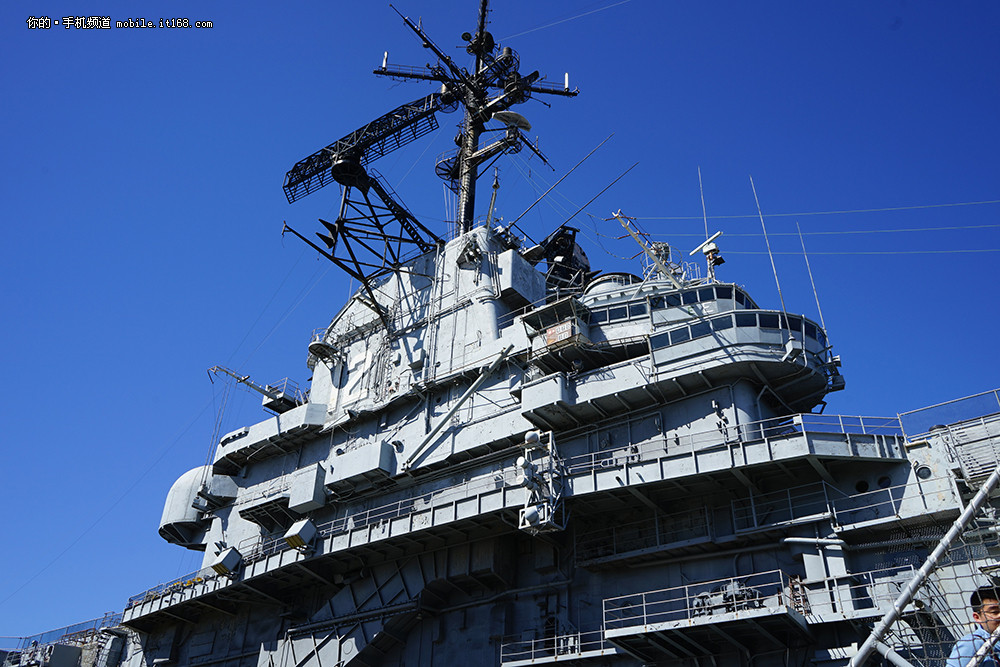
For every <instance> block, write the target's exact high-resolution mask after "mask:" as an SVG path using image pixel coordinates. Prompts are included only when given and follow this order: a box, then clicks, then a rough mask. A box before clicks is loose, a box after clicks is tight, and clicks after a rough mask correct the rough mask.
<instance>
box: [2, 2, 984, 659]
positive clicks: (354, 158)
mask: <svg viewBox="0 0 1000 667" xmlns="http://www.w3.org/2000/svg"><path fill="white" fill-rule="evenodd" d="M485 16H486V13H485V2H484V3H483V6H482V7H481V9H480V25H479V30H478V32H477V33H476V34H475V35H468V36H467V39H466V41H467V42H468V43H469V52H470V54H473V55H475V56H476V68H475V69H474V70H473V74H472V75H469V74H468V73H467V72H466V73H464V74H462V72H464V70H459V69H458V68H455V67H454V66H453V65H451V64H448V66H447V67H446V66H444V65H440V64H439V65H438V66H437V69H435V68H428V69H427V70H426V72H424V73H421V72H418V71H417V70H415V69H412V68H411V69H409V70H402V69H396V70H392V68H390V67H389V66H387V65H386V64H383V66H382V68H381V72H382V73H390V74H392V75H394V76H403V75H408V76H411V77H413V78H431V79H434V80H438V81H441V82H443V88H442V92H441V93H436V94H434V95H431V96H428V97H427V98H424V99H422V100H417V101H416V102H414V103H411V104H409V105H403V106H402V107H400V108H399V109H397V110H395V111H394V112H392V114H388V115H386V116H383V117H381V118H379V119H378V121H377V122H376V123H373V124H371V125H369V126H366V127H365V128H362V129H361V130H358V131H357V132H355V133H352V134H351V135H348V137H345V138H344V139H343V140H341V142H338V143H336V144H332V145H331V146H328V147H327V148H325V149H323V150H321V151H319V152H317V153H316V154H314V155H313V156H310V157H309V158H307V159H306V160H303V161H302V162H301V163H299V164H297V165H296V166H295V168H293V170H292V171H291V172H289V178H288V179H287V180H286V194H288V197H289V201H294V200H295V199H296V198H298V197H299V196H304V194H309V193H310V192H312V191H314V190H315V189H316V188H319V187H322V186H324V185H326V184H328V183H331V182H334V181H336V182H338V183H339V184H340V185H341V186H342V188H343V192H344V195H343V200H342V206H341V211H340V214H339V215H338V219H337V221H335V222H334V223H323V224H324V226H325V227H326V229H327V231H328V233H329V234H328V235H321V236H320V238H321V239H323V240H324V242H325V243H326V248H325V249H324V248H321V247H319V246H314V247H316V249H317V250H319V251H320V252H321V253H323V254H324V255H325V256H327V257H328V258H329V259H331V260H332V261H334V262H335V263H337V264H338V265H340V266H342V267H343V268H345V270H347V271H348V272H349V273H351V275H352V277H354V278H356V279H357V280H358V281H359V283H360V286H359V288H358V290H357V292H356V293H355V294H354V296H353V297H352V298H351V299H350V300H349V301H348V302H347V304H346V305H344V307H343V308H341V310H340V311H339V312H338V313H336V314H335V315H334V316H333V317H332V319H331V321H330V324H329V326H327V327H326V328H324V329H322V330H319V331H317V332H316V333H315V335H314V336H313V339H312V342H311V343H310V344H309V347H308V352H307V354H308V356H307V363H308V366H309V368H310V369H311V371H312V384H311V386H310V388H309V390H308V392H304V391H300V390H298V388H296V387H294V386H293V385H291V384H289V383H283V384H281V385H269V386H258V385H253V383H251V382H250V381H249V380H248V379H247V378H245V377H241V376H238V375H234V377H236V379H237V380H238V381H241V382H244V383H248V384H251V385H252V386H253V387H254V388H255V389H256V390H258V391H259V392H260V393H262V394H263V395H264V398H263V403H264V405H265V407H267V408H268V409H269V410H270V411H271V413H272V416H270V417H268V418H267V419H265V420H263V421H260V422H258V423H255V424H250V425H247V426H246V427H244V428H240V429H238V430H236V431H234V432H232V433H229V434H226V435H224V436H223V437H222V438H221V440H220V442H219V444H218V448H217V450H216V452H215V456H214V459H213V460H212V461H211V463H210V464H209V465H206V466H202V467H197V468H193V469H192V470H190V471H189V472H187V473H185V474H184V475H182V476H181V477H180V478H179V479H178V480H177V481H176V483H175V484H174V485H173V487H172V488H171V489H170V491H169V493H168V495H167V498H166V502H165V506H164V510H163V515H162V518H161V521H160V525H159V533H160V535H161V536H162V537H163V538H164V539H165V540H167V541H169V542H171V543H173V544H177V545H178V546H181V547H184V548H187V549H192V550H196V551H201V552H204V558H203V562H202V567H201V568H200V569H199V570H198V571H196V572H194V573H191V574H190V575H186V576H185V577H182V578H180V579H178V580H176V581H173V582H170V583H168V584H164V585H160V586H157V587H155V588H152V589H150V590H148V591H144V592H141V593H139V594H137V595H136V596H134V597H133V598H131V599H130V600H129V601H128V603H127V606H126V608H125V609H124V612H123V614H122V616H121V617H120V618H118V617H115V618H113V619H110V620H109V621H108V622H104V623H99V624H95V625H94V626H93V627H89V626H88V628H87V633H85V634H86V636H85V637H83V639H81V641H80V642H78V643H79V644H81V645H82V646H84V648H78V649H77V650H76V651H73V650H71V648H69V647H71V644H70V643H69V642H67V641H64V640H62V638H60V640H58V641H57V640H53V641H49V642H47V643H46V642H42V643H41V644H35V645H29V646H27V647H25V648H24V650H22V651H20V652H19V653H18V652H15V653H12V654H11V655H9V656H7V658H6V663H5V664H9V665H16V664H20V665H28V664H40V665H41V664H51V665H55V666H58V665H62V664H66V665H69V664H87V665H90V664H101V665H108V666H109V667H110V666H111V665H117V664H122V665H129V666H130V667H139V666H140V665H149V666H152V665H219V666H223V667H247V666H251V665H256V666H259V667H265V666H267V667H271V666H273V667H279V666H280V667H291V666H295V667H312V666H316V667H332V666H337V667H346V666H347V665H352V666H353V665H373V666H374V665H400V666H401V665H432V664H433V665H447V664H479V665H501V666H504V667H515V666H522V665H538V664H549V663H554V662H579V663H582V664H588V665H612V664H613V665H619V664H620V665H631V664H654V663H655V664H682V663H686V664H689V665H705V666H707V665H712V666H713V667H723V666H730V665H732V666H736V665H741V666H746V667H749V666H750V665H754V666H755V667H764V666H765V665H767V666H770V665H781V666H783V667H784V666H788V665H809V664H818V665H826V664H830V665H846V664H847V662H848V661H849V660H850V658H851V657H852V656H854V655H855V653H856V652H857V648H858V645H859V644H861V643H862V642H863V641H864V640H865V638H866V637H867V636H868V633H869V631H870V628H871V626H872V625H873V624H874V623H875V622H876V621H878V619H880V618H881V617H882V616H883V615H884V614H885V613H886V612H887V611H888V610H889V609H890V608H891V607H892V604H893V600H894V599H895V598H896V597H897V596H898V595H899V592H900V590H902V588H903V587H904V586H905V584H906V583H907V582H908V581H910V580H911V579H912V578H913V577H914V574H915V573H916V571H917V568H919V567H920V565H921V563H922V562H923V560H924V558H925V557H926V556H927V554H928V553H929V552H930V551H931V549H933V547H934V545H935V544H936V543H937V542H938V540H939V539H940V538H941V536H942V535H943V530H942V528H941V527H942V526H945V527H947V524H948V523H950V522H951V521H952V520H954V519H955V518H956V517H958V516H959V513H960V511H961V510H962V508H963V506H964V505H965V503H966V502H967V500H968V498H969V497H970V496H971V494H972V493H973V492H974V491H975V490H976V489H977V488H979V485H980V484H981V483H982V482H983V480H984V479H985V478H986V477H987V476H988V475H989V473H990V472H991V471H992V470H993V469H995V468H996V466H997V451H998V450H997V447H998V446H1000V429H998V427H997V426H996V424H997V423H998V422H997V419H998V418H997V414H998V413H1000V404H997V403H996V400H995V399H996V394H995V393H993V394H990V395H988V396H987V403H986V405H988V406H989V407H988V408H987V409H982V410H978V412H977V414H974V415H965V416H963V417H962V419H959V420H957V421H954V422H952V423H950V424H949V425H948V426H944V425H939V424H936V423H935V424H930V423H926V424H925V423H923V422H921V421H920V419H916V418H915V419H914V422H913V423H914V424H919V425H915V426H913V427H910V428H907V429H905V432H904V428H903V425H901V423H900V419H898V418H897V417H889V418H869V417H848V416H841V415H831V414H823V413H822V408H823V407H825V403H824V397H825V396H826V395H827V393H829V392H831V391H836V390H840V389H843V388H844V386H845V383H844V378H843V376H842V375H841V374H840V370H839V369H840V359H839V358H838V357H837V356H835V355H834V354H833V350H832V348H831V346H830V344H829V341H828V338H827V334H826V332H825V330H824V328H823V327H822V326H820V325H819V324H818V323H816V322H815V321H813V320H811V319H809V318H807V317H805V316H802V315H798V314H795V313H793V312H784V311H783V310H774V309H767V308H761V307H759V306H758V304H757V303H756V302H755V301H754V300H753V298H752V297H751V296H750V295H749V293H748V292H747V291H746V290H745V289H744V287H742V286H741V285H739V284H736V283H733V282H726V281H725V280H721V279H718V278H716V276H715V271H714V265H715V264H716V263H718V262H719V257H718V249H717V248H716V247H715V246H714V245H712V244H710V243H709V244H702V245H703V248H702V250H703V251H704V255H705V257H706V258H707V260H708V262H709V267H710V270H709V271H708V272H707V273H708V277H700V276H699V275H697V271H695V270H693V268H692V267H691V266H690V265H687V264H685V263H684V261H682V258H681V256H680V255H678V253H677V251H676V249H673V248H670V247H668V246H666V245H665V244H645V245H644V250H645V251H646V252H647V253H648V255H649V257H650V261H649V262H648V263H647V264H648V265H647V266H646V267H645V268H643V267H640V266H639V265H637V268H636V271H637V272H638V273H637V275H633V274H630V273H610V274H601V273H599V272H597V271H595V270H593V269H592V267H591V266H590V264H589V261H588V259H587V258H586V256H585V255H584V254H583V251H582V250H581V249H580V247H579V245H578V244H577V243H576V240H575V231H576V230H574V229H573V228H572V227H567V226H561V227H559V228H557V229H555V230H553V231H552V234H550V235H549V236H548V237H546V238H545V239H544V240H542V241H540V242H538V243H536V244H532V243H525V242H524V240H523V238H522V236H521V235H519V234H518V233H517V230H516V229H514V228H509V227H508V228H504V227H496V226H494V225H493V224H492V223H489V224H480V225H477V224H476V223H475V221H474V219H473V218H472V213H471V212H472V206H473V205H474V203H475V197H474V188H475V178H476V176H477V173H476V169H477V167H478V166H479V165H480V163H481V162H482V161H483V160H485V159H487V158H493V157H495V156H497V155H500V154H501V153H503V152H509V151H512V150H519V149H520V148H521V146H522V144H524V143H525V142H524V141H523V139H522V138H521V135H520V134H519V125H522V124H523V119H522V118H521V117H519V116H517V115H516V114H513V113H512V112H509V111H508V110H507V109H508V107H509V106H511V105H512V104H514V103H517V101H519V100H520V101H523V99H526V97H527V95H528V94H530V93H531V92H535V93H544V92H548V93H557V94H558V93H559V89H558V87H548V88H546V87H545V86H543V85H542V84H540V83H538V82H537V73H536V75H535V78H532V77H531V76H529V77H521V76H520V74H518V71H517V66H518V63H517V58H516V54H513V53H512V52H510V51H509V50H499V49H496V50H495V46H494V44H493V40H492V37H488V33H487V32H486V31H485V27H486V25H485ZM407 24H408V25H409V26H410V27H411V28H412V29H414V30H415V31H417V32H418V34H421V35H423V33H422V32H421V29H420V28H417V27H416V26H413V25H412V24H411V23H410V22H409V21H407ZM431 46H433V45H432V44H431ZM480 75H482V76H480ZM477 76H479V77H480V78H479V79H476V77H477ZM463 77H465V78H464V79H463ZM490 91H493V92H490ZM570 92H571V91H569V90H568V87H566V89H565V90H563V91H562V93H563V94H569V93H570ZM477 95H478V97H477ZM505 96H507V97H506V98H505ZM522 98H523V99H522ZM498 100H499V101H498ZM449 105H452V106H464V109H465V113H466V123H465V125H466V128H467V130H468V132H467V133H466V135H465V136H466V142H465V143H464V144H463V145H462V146H460V149H459V151H458V152H457V153H456V155H455V156H453V157H449V158H446V159H444V160H442V161H440V162H439V163H438V171H439V173H440V174H441V175H442V177H443V178H445V180H446V181H448V182H449V183H452V184H454V187H455V188H456V192H457V193H458V194H459V206H460V211H459V214H458V216H457V221H458V224H457V225H456V230H455V233H454V234H452V236H453V238H450V239H443V238H439V237H438V236H437V235H436V233H435V232H433V231H432V230H429V229H427V228H426V227H424V226H423V225H422V224H420V223H419V221H417V220H416V218H414V217H413V216H412V215H411V214H410V213H409V212H408V211H406V209H405V208H404V207H403V206H402V205H401V204H398V203H397V202H396V198H395V195H394V193H393V192H392V191H391V189H389V188H388V187H387V186H386V185H385V184H384V183H383V182H381V180H380V179H379V178H378V176H377V175H376V174H373V173H372V172H371V170H370V169H369V167H368V162H369V161H371V160H373V159H374V158H375V157H378V156H379V155H381V154H383V153H384V152H386V151H387V150H391V145H392V144H393V142H397V143H399V142H401V141H404V140H405V141H409V140H410V138H409V137H410V136H411V135H412V137H413V138H418V137H419V136H420V135H421V134H422V133H423V132H424V131H425V127H426V123H430V122H432V121H431V120H430V119H432V118H433V116H434V114H435V113H436V112H438V111H443V110H447V107H449ZM504 114H506V115H504ZM491 118H492V120H493V122H494V123H500V124H501V126H505V127H506V134H505V135H504V137H505V138H504V139H502V140H501V141H500V142H498V145H495V146H493V147H492V148H491V147H490V146H487V147H480V146H479V143H478V137H479V131H481V129H482V126H483V125H484V124H485V123H487V122H490V121H491ZM422 128H424V129H422ZM406 133H409V134H406ZM404 135H405V137H406V138H405V139H400V137H403V136H404ZM491 146H492V145H491ZM529 146H530V145H529ZM373 147H374V148H373ZM371 151H375V152H376V153H377V154H373V153H372V152H371ZM484 151H485V152H484ZM352 193H353V194H352ZM376 197H377V201H376ZM372 201H375V205H372ZM361 202H368V203H367V204H366V205H367V206H368V207H369V208H365V207H364V206H363V205H362V204H361ZM379 202H381V203H379ZM619 219H620V221H621V222H622V224H623V225H625V227H626V229H628V230H631V231H633V232H634V231H635V228H634V226H633V225H632V223H631V222H630V221H629V220H628V219H627V218H625V217H624V216H621V217H620V218H619ZM616 224H617V223H616ZM291 231H293V232H294V230H291ZM294 233H295V234H298V233H297V232H294ZM637 236H638V234H637ZM300 238H303V240H307V241H308V239H306V237H302V236H300ZM639 240H640V242H643V241H642V239H641V237H639ZM308 242H310V243H312V242H311V241H308ZM643 243H644V242H643ZM373 248H374V251H373ZM345 249H353V250H354V251H357V252H353V251H352V252H349V253H348V254H346V255H345V254H343V252H344V250H345ZM379 250H381V251H382V252H381V253H380V252H378V251H379ZM685 250H687V249H685ZM338 253H339V254H338ZM363 253H368V254H367V255H365V254H363ZM372 257H376V258H377V257H381V258H382V260H383V261H382V262H381V263H379V262H378V261H375V260H373V259H372ZM216 370H222V371H225V372H227V373H229V374H231V375H233V374H232V372H230V371H226V369H216ZM991 398H992V402H989V401H990V400H991ZM904 424H905V420H904ZM932 427H934V428H932ZM994 533H995V531H994ZM980 547H981V548H980V549H979V550H976V551H975V552H974V553H972V552H970V553H967V554H966V556H965V558H964V560H963V559H959V558H954V559H952V560H950V561H949V562H948V563H946V564H945V565H944V567H945V568H950V570H948V571H951V572H954V573H955V574H954V576H953V577H952V578H949V579H943V580H942V581H945V582H950V583H940V584H935V587H934V590H933V593H934V594H933V595H931V594H929V593H925V594H921V595H920V596H918V598H917V602H919V605H916V606H912V607H907V609H908V610H909V611H908V612H907V613H908V614H909V615H908V616H905V615H904V618H905V619H908V620H907V623H909V625H910V627H911V628H912V631H911V634H912V637H910V640H909V643H908V644H906V645H907V646H908V647H910V649H911V653H910V654H909V655H908V656H907V657H906V658H899V656H896V657H897V658H899V660H902V661H903V663H906V662H907V660H913V661H919V662H920V664H922V665H941V664H943V658H944V657H945V656H946V654H947V646H948V645H950V643H951V642H953V641H954V638H956V637H958V636H960V635H961V634H964V632H965V628H964V623H965V622H966V621H967V619H966V618H965V617H964V616H963V615H962V613H956V611H955V610H959V611H961V610H963V605H964V602H963V600H964V593H965V592H966V591H965V589H964V588H963V586H964V583H963V584H961V585H960V584H959V583H958V582H967V581H973V580H974V581H976V582H977V583H984V582H985V581H988V580H989V577H990V576H991V574H992V572H993V570H991V569H990V567H991V566H993V565H995V564H996V558H995V556H996V554H997V550H996V548H995V545H994V544H993V542H992V541H990V540H985V541H982V542H981V543H980ZM962 577H964V578H962ZM102 628H103V629H102ZM67 634H70V633H67ZM931 635H933V638H929V637H931ZM881 645H882V646H884V645H885V643H884V642H883V643H882V644H881ZM45 646H49V647H62V648H51V649H48V653H47V654H46V650H45ZM896 648H898V646H897V647H896ZM873 655H874V658H873V659H876V660H881V659H883V657H882V656H883V655H884V653H876V654H873ZM886 659H888V658H886ZM762 663H763V664H762ZM895 664H897V665H900V663H899V662H896V663H895Z"/></svg>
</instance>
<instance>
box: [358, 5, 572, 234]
mask: <svg viewBox="0 0 1000 667" xmlns="http://www.w3.org/2000/svg"><path fill="white" fill-rule="evenodd" d="M393 9H395V8H393ZM397 13H399V12H398V11H397ZM400 16H402V15H401V14H400ZM488 16H489V0H480V3H479V18H478V21H477V23H476V33H475V34H474V35H471V34H469V33H467V32H466V33H462V40H463V41H465V42H466V47H465V50H466V52H467V53H468V54H469V55H472V56H475V64H474V67H473V71H472V73H471V74H470V73H469V72H468V71H466V70H465V69H463V68H460V67H458V66H457V65H456V64H455V62H454V61H453V60H452V59H451V58H450V57H449V56H448V55H447V54H445V53H444V51H443V50H442V49H440V48H439V47H438V46H437V45H436V44H435V43H434V42H433V41H432V40H431V39H430V37H428V36H427V34H426V33H425V32H424V30H423V28H422V27H421V26H418V25H416V24H414V23H413V21H411V20H410V19H409V18H407V17H405V16H402V18H403V21H404V22H405V23H406V25H407V27H409V28H410V30H412V31H413V32H414V33H416V35H417V36H418V37H419V38H420V39H421V43H422V44H423V46H424V47H425V48H427V49H430V50H431V51H433V52H434V54H435V55H436V56H437V57H438V63H437V64H436V65H431V66H429V67H410V66H394V65H390V64H388V60H386V61H384V62H383V64H382V67H381V68H379V69H376V70H375V71H374V73H375V74H378V75H382V76H389V77H392V78H394V79H400V80H406V79H420V80H425V81H427V80H429V81H440V82H441V84H442V95H444V96H447V97H448V98H449V99H454V100H455V101H457V102H458V103H459V104H461V105H462V107H463V119H462V123H461V131H460V133H459V136H458V138H457V139H456V143H458V149H457V151H455V153H454V154H452V155H450V156H448V157H446V158H445V159H443V160H441V161H440V162H438V165H437V168H436V171H437V173H438V175H439V176H440V177H441V178H443V179H444V180H445V181H446V182H447V183H448V186H449V187H450V188H451V189H452V191H453V192H455V194H457V195H458V210H457V211H456V215H455V222H456V225H458V226H459V229H460V231H461V232H462V233H465V232H467V231H469V230H470V229H472V227H473V225H474V223H475V216H476V214H475V208H476V181H477V180H478V178H479V166H480V165H482V164H484V163H486V162H487V161H489V160H492V159H493V158H495V157H496V156H498V155H500V154H502V153H516V152H518V151H520V150H521V148H523V147H525V146H527V147H528V149H529V150H531V151H532V152H534V153H535V154H536V155H538V156H539V157H542V159H544V157H543V156H542V155H541V153H539V152H538V150H537V149H536V148H535V147H534V146H532V145H531V143H530V142H528V141H527V140H526V139H525V138H524V135H522V134H521V130H529V129H531V124H530V123H528V121H527V119H525V118H524V117H523V116H521V115H520V114H517V113H514V112H510V111H507V109H509V108H510V107H512V106H514V105H515V104H521V103H523V102H526V101H528V100H529V99H530V98H531V94H532V93H544V94H549V95H564V96H567V97H573V96H576V95H577V94H578V92H579V91H577V90H570V89H569V77H568V76H567V77H566V82H565V83H564V84H563V85H561V86H560V85H557V84H551V83H546V82H542V81H540V79H541V75H540V74H539V73H538V72H537V71H534V72H532V73H531V74H528V75H525V76H522V75H521V73H520V72H519V71H518V67H519V65H520V61H519V58H518V55H517V53H516V52H515V51H514V50H513V49H511V48H509V47H504V48H498V46H497V43H496V41H495V40H494V38H493V35H492V34H490V32H489V31H488V30H487V29H486V27H487V23H488ZM490 120H497V121H499V122H501V123H503V125H505V126H506V133H505V135H504V136H503V137H501V138H500V139H499V140H497V141H494V142H492V143H490V144H488V145H486V146H483V147H480V145H479V142H480V138H481V137H482V135H483V133H484V132H486V131H488V129H490V128H487V127H486V123H487V122H488V121H490ZM497 129H501V128H497Z"/></svg>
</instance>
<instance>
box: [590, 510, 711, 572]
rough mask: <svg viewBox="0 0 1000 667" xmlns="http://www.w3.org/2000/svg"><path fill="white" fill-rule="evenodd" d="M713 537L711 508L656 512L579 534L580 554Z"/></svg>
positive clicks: (609, 552) (597, 555)
mask: <svg viewBox="0 0 1000 667" xmlns="http://www.w3.org/2000/svg"><path fill="white" fill-rule="evenodd" d="M709 536H710V520H709V508H708V507H707V506H706V507H702V508H700V509H697V510H694V511H690V512H677V513H673V514H656V515H655V516H654V517H653V518H652V519H645V520H642V521H634V522H630V523H625V524H614V525H610V526H602V527H601V528H597V529H592V530H589V531H587V532H585V533H582V534H578V535H577V542H576V557H577V559H578V560H581V561H583V560H593V559H595V558H602V557H605V556H613V555H617V554H622V553H628V552H633V551H641V550H643V549H652V548H656V547H667V546H669V545H671V544H678V543H680V542H686V541H689V540H695V539H698V538H708V537H709Z"/></svg>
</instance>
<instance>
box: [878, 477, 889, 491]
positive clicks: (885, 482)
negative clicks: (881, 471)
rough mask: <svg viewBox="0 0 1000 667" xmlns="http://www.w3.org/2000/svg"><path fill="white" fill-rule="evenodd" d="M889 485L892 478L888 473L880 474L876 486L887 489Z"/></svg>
mask: <svg viewBox="0 0 1000 667" xmlns="http://www.w3.org/2000/svg"><path fill="white" fill-rule="evenodd" d="M890 486H892V479H890V478H889V476H888V475H882V476H881V477H879V478H878V488H880V489H888V488H889V487H890Z"/></svg>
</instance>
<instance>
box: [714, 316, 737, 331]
mask: <svg viewBox="0 0 1000 667" xmlns="http://www.w3.org/2000/svg"><path fill="white" fill-rule="evenodd" d="M732 328H733V318H732V317H730V316H729V315H726V316H725V317H716V318H715V319H714V320H712V331H722V330H723V329H732Z"/></svg>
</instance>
